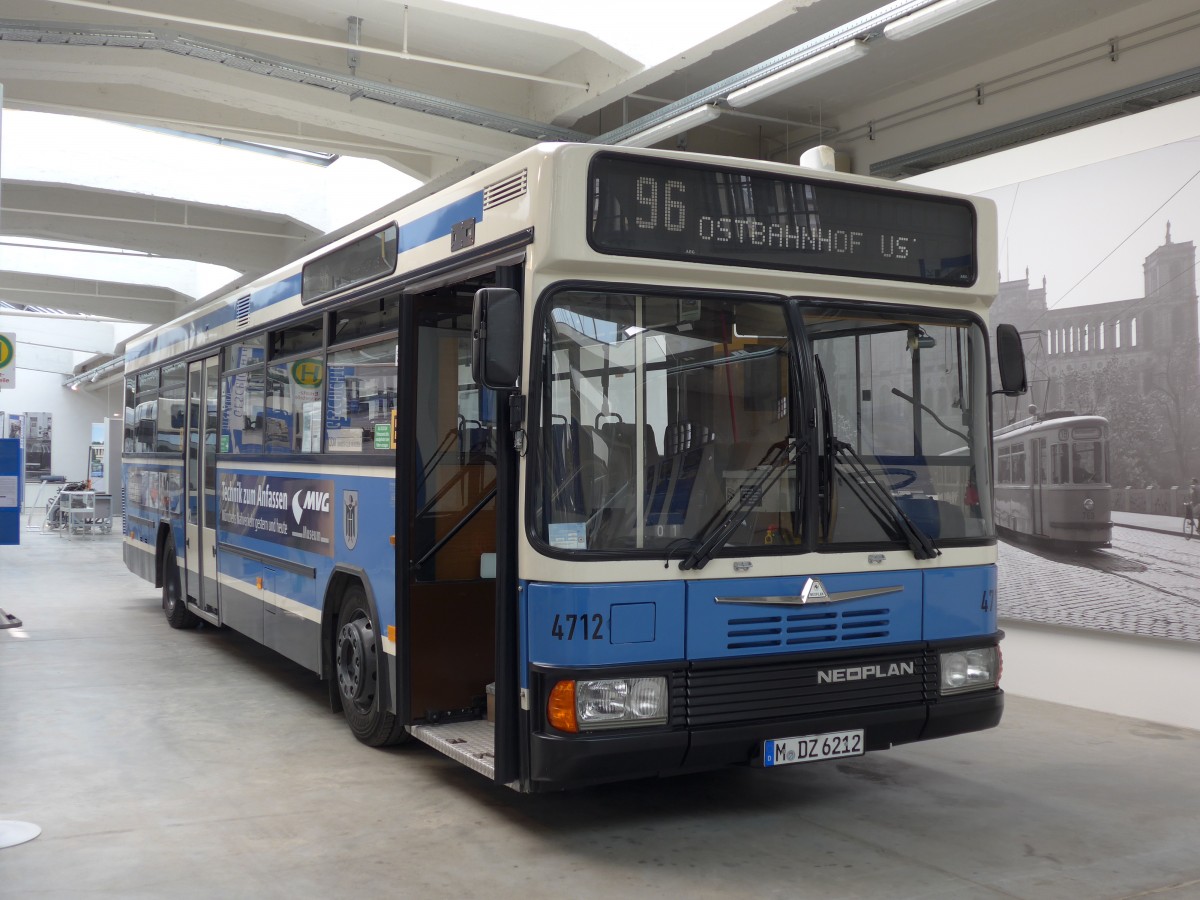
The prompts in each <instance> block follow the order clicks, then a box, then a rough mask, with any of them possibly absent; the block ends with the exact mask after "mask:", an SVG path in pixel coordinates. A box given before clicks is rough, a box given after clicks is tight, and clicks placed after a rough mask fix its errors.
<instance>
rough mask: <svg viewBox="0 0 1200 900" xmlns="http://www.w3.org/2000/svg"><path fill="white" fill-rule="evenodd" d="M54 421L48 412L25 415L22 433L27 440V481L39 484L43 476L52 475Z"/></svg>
mask: <svg viewBox="0 0 1200 900" xmlns="http://www.w3.org/2000/svg"><path fill="white" fill-rule="evenodd" d="M52 419H53V416H51V414H50V413H48V412H36V413H34V412H31V413H26V414H25V422H24V424H23V426H22V431H23V434H24V438H25V480H26V481H27V482H31V483H37V482H38V481H40V480H41V478H42V476H43V475H49V474H51V468H50V446H51V443H52V438H53V432H52V428H51V425H52Z"/></svg>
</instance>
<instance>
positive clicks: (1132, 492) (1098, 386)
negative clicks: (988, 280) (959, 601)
mask: <svg viewBox="0 0 1200 900" xmlns="http://www.w3.org/2000/svg"><path fill="white" fill-rule="evenodd" d="M1131 127H1132V126H1131ZM1198 149H1200V139H1193V140H1189V141H1183V142H1180V143H1175V144H1167V145H1164V146H1160V147H1156V148H1153V149H1149V150H1144V151H1141V152H1137V153H1134V154H1130V155H1127V156H1121V157H1117V158H1114V159H1110V160H1107V161H1103V162H1098V163H1094V164H1090V165H1087V166H1082V167H1079V168H1076V169H1071V170H1068V171H1064V172H1060V173H1056V174H1053V175H1047V176H1044V177H1039V178H1035V179H1030V180H1026V181H1021V182H1019V183H1013V184H1009V185H1007V186H1005V187H1001V188H997V189H995V190H991V191H988V192H986V193H985V194H984V196H988V197H990V198H991V199H993V200H994V201H995V202H996V204H997V208H998V222H999V234H1000V245H999V262H1000V281H1001V284H1000V293H999V296H998V298H997V300H996V302H995V304H994V305H993V307H992V310H991V319H992V322H993V323H1000V322H1007V323H1011V324H1013V325H1015V326H1016V327H1017V329H1018V330H1019V332H1020V334H1021V336H1022V342H1023V344H1024V348H1025V354H1026V362H1027V370H1028V375H1029V383H1030V391H1029V393H1028V394H1027V395H1026V396H1024V397H1020V398H1003V397H997V398H996V399H995V401H994V407H993V414H994V425H995V427H996V429H997V430H996V434H995V446H996V458H995V472H996V491H995V494H996V496H995V519H996V525H997V528H998V531H999V536H1000V538H1001V543H1000V579H1001V585H1002V591H1003V598H1004V605H1003V607H1002V610H1001V615H1002V617H1009V618H1012V619H1017V620H1025V621H1032V622H1039V623H1045V624H1052V625H1062V626H1069V627H1082V628H1088V629H1098V630H1102V631H1115V632H1122V633H1127V634H1135V635H1139V636H1145V637H1156V638H1165V639H1169V640H1184V641H1200V579H1197V578H1196V577H1195V572H1196V571H1200V537H1197V536H1196V535H1195V533H1194V529H1193V528H1191V527H1189V521H1190V520H1188V519H1187V518H1185V511H1186V510H1187V508H1188V507H1187V504H1188V503H1189V501H1190V500H1191V499H1192V496H1193V482H1196V488H1195V495H1196V496H1197V497H1200V337H1198V318H1197V295H1196V268H1197V265H1198V263H1200V259H1198V257H1197V245H1198V244H1200V178H1198V177H1197V171H1196V159H1197V151H1198ZM997 165H998V166H999V165H1003V163H1001V162H997ZM1117 186H1119V187H1117ZM1196 507H1197V508H1196V515H1197V516H1200V503H1197V504H1196Z"/></svg>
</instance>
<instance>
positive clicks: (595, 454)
mask: <svg viewBox="0 0 1200 900" xmlns="http://www.w3.org/2000/svg"><path fill="white" fill-rule="evenodd" d="M788 302H789V301H785V300H783V299H782V298H780V299H770V298H756V299H747V298H744V297H738V298H732V297H731V298H728V299H725V298H720V297H712V296H704V297H691V296H687V295H674V294H664V295H646V294H634V293H617V292H614V293H608V292H597V291H582V290H569V291H562V292H560V293H558V294H556V295H555V296H554V297H553V299H552V300H551V302H550V303H549V304H547V305H546V306H545V307H544V310H545V312H544V319H543V322H542V328H541V330H542V346H541V360H540V369H541V378H540V397H539V415H538V427H537V435H536V438H535V443H534V445H533V466H532V468H531V472H532V480H531V495H532V508H531V523H532V530H533V532H534V534H535V535H536V536H537V537H538V538H540V540H541V541H542V542H543V543H544V544H545V545H548V547H549V548H550V549H551V550H552V551H559V552H605V553H609V554H613V553H616V554H631V555H637V554H638V553H639V552H650V553H655V554H662V555H679V556H681V557H684V558H685V562H686V566H685V567H687V568H691V567H693V566H695V567H697V568H698V567H700V566H702V565H703V564H704V561H706V558H707V556H709V555H711V554H714V553H720V551H721V550H722V548H724V549H728V550H733V551H736V552H741V553H745V552H747V550H748V549H750V548H759V549H763V550H764V551H765V550H768V549H771V550H773V551H781V550H783V548H787V547H790V548H791V549H792V551H793V552H795V551H797V550H802V549H820V548H829V549H832V547H831V546H830V545H865V546H875V545H880V546H894V545H900V546H907V547H913V548H916V547H918V546H921V547H925V548H926V550H925V552H918V556H919V558H927V557H928V556H932V555H935V554H936V551H935V550H933V549H932V548H933V543H934V542H939V543H940V542H944V541H946V540H958V539H964V538H975V539H978V538H984V537H988V536H990V535H991V524H990V523H991V514H990V496H987V495H986V494H987V490H986V479H984V482H985V483H982V484H981V483H980V482H979V481H978V480H977V479H976V477H975V473H976V471H981V472H984V473H986V472H987V465H988V463H987V457H986V453H987V419H986V416H987V403H986V387H987V376H986V369H985V368H984V366H985V360H986V354H985V352H984V345H983V339H984V338H983V332H982V330H981V329H980V328H979V327H978V326H977V325H976V324H974V322H973V321H972V320H969V319H967V318H965V317H963V318H962V319H960V320H950V319H946V318H943V317H939V316H927V317H924V318H922V317H919V316H908V315H905V316H897V315H894V314H893V315H891V316H890V317H889V316H888V315H879V314H874V313H872V314H869V315H868V314H865V313H863V312H862V311H861V308H855V309H853V310H851V309H842V308H838V307H833V306H831V305H830V304H828V303H821V304H808V303H805V302H803V301H791V302H797V303H798V305H799V308H800V311H801V315H800V317H799V318H800V320H801V321H802V322H803V331H804V335H803V337H801V336H800V335H795V336H793V332H792V327H791V326H790V325H789V320H790V317H789V315H788V306H787V303H788ZM801 340H804V341H808V342H809V345H810V347H811V349H812V351H813V363H814V364H815V369H819V370H820V371H821V378H820V379H817V378H816V376H815V374H814V375H810V376H805V375H803V374H802V372H803V371H804V368H803V366H802V365H801V364H800V363H799V362H798V361H797V353H798V352H799V349H800V347H801V346H802V343H801ZM806 378H808V379H810V380H813V381H814V383H813V386H812V389H811V390H802V388H801V385H802V384H803V383H804V382H805V379H806ZM817 380H819V381H820V382H821V384H820V386H819V387H818V385H817V384H816V383H815V382H816V381H817ZM802 398H807V401H805V400H804V399H802ZM805 402H807V403H809V404H812V406H813V408H812V409H810V410H805V409H804V408H803V406H804V403H805ZM806 493H807V494H808V495H809V496H811V498H812V499H811V502H810V501H809V500H807V499H806ZM810 510H816V512H815V513H813V514H810ZM814 525H815V527H814ZM810 532H811V533H810ZM839 548H840V547H839ZM783 552H786V551H785V550H783Z"/></svg>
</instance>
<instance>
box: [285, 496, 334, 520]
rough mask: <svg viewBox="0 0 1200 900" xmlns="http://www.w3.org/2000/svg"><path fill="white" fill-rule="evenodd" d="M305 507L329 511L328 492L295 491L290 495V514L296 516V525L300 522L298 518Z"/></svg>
mask: <svg viewBox="0 0 1200 900" xmlns="http://www.w3.org/2000/svg"><path fill="white" fill-rule="evenodd" d="M306 509H313V510H316V511H317V512H329V492H328V491H296V493H295V494H294V495H293V496H292V515H293V516H295V517H296V524H297V525H299V524H300V519H301V517H302V516H303V515H304V511H305V510H306Z"/></svg>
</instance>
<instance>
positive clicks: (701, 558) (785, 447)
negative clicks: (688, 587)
mask: <svg viewBox="0 0 1200 900" xmlns="http://www.w3.org/2000/svg"><path fill="white" fill-rule="evenodd" d="M807 447H808V442H807V441H805V442H804V443H803V444H796V442H795V439H794V438H791V437H787V438H784V439H783V440H782V441H779V442H778V443H776V444H772V445H771V447H770V448H768V450H767V452H766V454H765V455H764V456H763V461H762V462H761V463H759V467H758V468H755V470H754V472H753V473H752V474H751V475H750V476H749V477H748V478H747V479H746V480H745V481H743V482H742V483H741V484H739V485H738V487H737V491H736V492H735V493H734V495H733V496H735V497H739V498H740V499H739V500H738V504H737V506H735V507H733V509H731V510H730V511H729V514H728V515H726V516H725V518H724V519H722V520H721V524H720V525H718V526H717V527H716V528H714V529H713V530H712V532H711V533H710V534H709V536H708V537H707V538H705V539H704V541H703V542H702V543H701V544H699V546H697V547H696V549H695V550H693V551H692V552H691V553H690V554H688V556H687V558H686V559H685V560H683V561H682V562H681V563H680V564H679V568H680V569H681V570H684V571H686V570H688V569H703V568H704V567H705V566H706V565H708V561H709V560H710V559H712V555H713V552H714V551H715V550H716V549H717V548H718V547H719V546H721V545H722V544H724V543H725V541H726V540H727V539H728V537H729V535H731V534H733V532H734V531H735V530H736V529H737V528H738V526H740V525H741V524H742V523H743V522H744V521H746V516H747V515H749V513H750V510H751V509H753V508H754V507H755V506H757V505H758V504H759V503H760V502H761V500H762V498H763V497H765V496H766V493H767V491H768V490H770V489H771V488H772V487H773V486H774V485H775V482H777V481H778V480H779V479H780V477H781V476H782V475H783V473H784V472H786V471H787V469H788V466H789V465H790V464H792V463H794V462H795V461H796V457H797V456H798V455H799V454H800V453H801V452H803V451H804V450H805V449H806V448H807ZM764 467H765V468H764ZM728 505H729V501H728V500H726V501H725V506H728ZM725 506H722V508H721V509H724V508H725ZM720 513H721V510H717V515H720ZM714 518H715V516H714ZM710 521H711V520H710Z"/></svg>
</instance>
